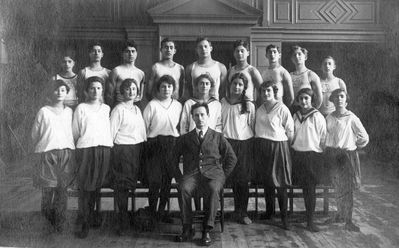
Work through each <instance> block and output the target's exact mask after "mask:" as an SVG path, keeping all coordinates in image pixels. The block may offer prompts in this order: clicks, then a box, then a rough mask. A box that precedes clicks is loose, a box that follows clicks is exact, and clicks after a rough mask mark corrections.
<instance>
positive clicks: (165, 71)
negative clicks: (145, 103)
mask: <svg viewBox="0 0 399 248" xmlns="http://www.w3.org/2000/svg"><path fill="white" fill-rule="evenodd" d="M154 67H155V70H156V72H157V74H158V75H157V76H158V78H157V79H159V78H160V77H162V76H164V75H169V76H171V77H172V78H173V79H174V80H175V82H176V87H175V89H174V91H173V95H172V97H173V98H174V99H177V100H179V97H180V96H179V89H180V85H179V84H180V77H181V70H180V68H181V65H180V64H178V63H175V65H174V66H173V67H168V66H164V65H162V64H160V63H155V64H154ZM153 87H154V86H153ZM153 92H154V91H153Z"/></svg>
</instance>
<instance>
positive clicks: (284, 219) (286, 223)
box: [282, 218, 291, 231]
mask: <svg viewBox="0 0 399 248" xmlns="http://www.w3.org/2000/svg"><path fill="white" fill-rule="evenodd" d="M282 222H283V229H284V230H287V231H288V230H291V225H290V224H289V223H288V220H287V218H282Z"/></svg>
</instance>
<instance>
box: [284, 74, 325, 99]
mask: <svg viewBox="0 0 399 248" xmlns="http://www.w3.org/2000/svg"><path fill="white" fill-rule="evenodd" d="M282 74H283V75H282V78H283V81H282V84H283V89H284V96H283V98H284V100H285V101H284V104H285V105H287V106H288V107H290V106H291V105H292V103H293V102H294V98H295V96H294V88H293V86H292V78H291V75H290V73H289V72H288V71H287V70H284V71H283V73H282ZM319 81H320V80H319Z"/></svg>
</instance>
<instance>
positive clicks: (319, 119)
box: [315, 114, 327, 148]
mask: <svg viewBox="0 0 399 248" xmlns="http://www.w3.org/2000/svg"><path fill="white" fill-rule="evenodd" d="M315 123H316V132H317V133H318V134H319V135H320V147H322V148H323V147H324V144H325V142H326V137H327V125H326V120H325V119H324V117H323V115H321V114H318V115H316V121H315Z"/></svg>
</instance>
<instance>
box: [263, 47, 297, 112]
mask: <svg viewBox="0 0 399 248" xmlns="http://www.w3.org/2000/svg"><path fill="white" fill-rule="evenodd" d="M280 57H281V53H280V49H279V47H278V46H276V45H273V44H271V45H268V46H267V47H266V58H267V59H268V60H269V67H268V68H267V69H266V71H264V72H263V73H262V78H263V81H264V82H265V81H273V82H276V85H277V88H278V92H277V98H278V99H279V100H280V101H281V100H282V101H283V102H284V104H285V105H286V106H288V107H290V106H291V104H292V103H293V101H294V90H293V88H292V79H291V75H290V73H289V72H288V71H287V70H286V69H285V68H284V67H282V66H281V65H280Z"/></svg>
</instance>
